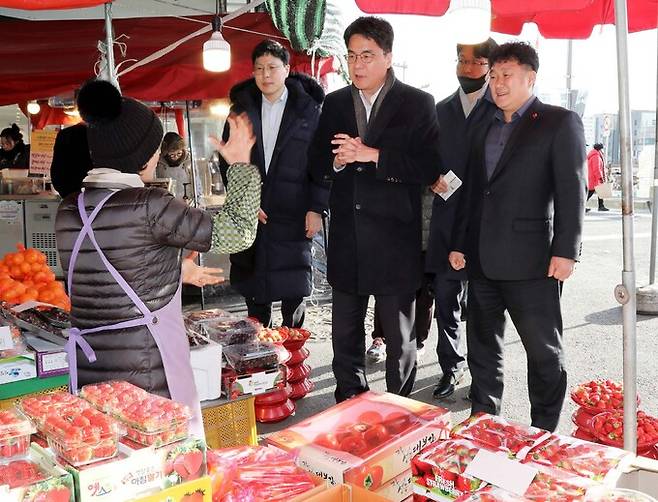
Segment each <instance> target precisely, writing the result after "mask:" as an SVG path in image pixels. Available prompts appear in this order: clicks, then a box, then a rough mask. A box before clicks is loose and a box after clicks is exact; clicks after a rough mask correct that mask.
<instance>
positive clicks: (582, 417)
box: [571, 408, 595, 437]
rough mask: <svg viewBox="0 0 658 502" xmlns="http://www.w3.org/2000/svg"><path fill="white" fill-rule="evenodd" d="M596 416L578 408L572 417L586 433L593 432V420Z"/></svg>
mask: <svg viewBox="0 0 658 502" xmlns="http://www.w3.org/2000/svg"><path fill="white" fill-rule="evenodd" d="M594 416H595V415H592V414H591V413H590V412H588V411H587V410H586V409H585V408H578V409H577V410H576V411H574V412H573V414H572V415H571V421H572V422H573V423H574V424H576V425H577V426H578V427H579V428H581V429H583V430H584V431H587V432H591V428H592V419H593V418H594ZM592 437H593V436H592Z"/></svg>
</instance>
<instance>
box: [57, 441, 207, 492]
mask: <svg viewBox="0 0 658 502" xmlns="http://www.w3.org/2000/svg"><path fill="white" fill-rule="evenodd" d="M66 469H67V470H69V471H70V472H71V474H72V475H73V478H74V480H75V485H76V491H77V493H78V499H77V502H108V501H115V500H117V501H119V500H132V499H134V498H137V497H139V496H141V495H143V494H146V493H150V492H152V491H153V490H162V489H166V488H170V487H172V486H178V485H180V484H183V483H185V482H187V481H191V480H194V479H198V478H200V477H202V476H205V475H206V445H205V443H204V442H203V441H201V440H199V439H188V440H184V441H178V442H176V443H173V444H169V445H166V446H162V447H159V448H156V447H152V446H151V447H141V448H140V447H139V446H137V447H136V449H132V448H129V447H127V446H126V445H124V444H123V443H121V444H120V445H119V455H118V457H117V458H115V459H113V460H109V461H105V462H98V463H95V464H88V465H84V466H81V467H75V466H72V465H66Z"/></svg>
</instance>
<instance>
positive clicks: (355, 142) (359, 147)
mask: <svg viewBox="0 0 658 502" xmlns="http://www.w3.org/2000/svg"><path fill="white" fill-rule="evenodd" d="M331 144H332V145H336V146H337V147H338V148H335V149H334V150H332V152H333V153H334V154H336V157H337V161H338V163H339V164H350V163H352V162H375V163H377V162H378V161H379V150H378V149H377V148H371V147H369V146H366V145H364V144H363V143H362V142H361V138H358V137H357V138H351V137H350V136H349V135H347V134H342V133H339V134H335V135H334V139H333V140H331Z"/></svg>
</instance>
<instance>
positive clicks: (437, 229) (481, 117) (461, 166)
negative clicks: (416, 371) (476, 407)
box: [425, 38, 498, 399]
mask: <svg viewBox="0 0 658 502" xmlns="http://www.w3.org/2000/svg"><path fill="white" fill-rule="evenodd" d="M497 46H498V45H497V44H496V42H495V41H494V40H493V39H491V38H490V39H488V40H486V41H485V42H483V43H481V44H478V45H457V79H458V80H459V89H457V91H456V92H455V93H453V94H452V95H451V96H449V97H447V98H446V99H444V100H443V101H441V102H440V103H438V104H437V105H436V113H437V116H438V119H439V128H440V129H441V140H440V141H439V150H440V152H441V166H442V167H443V169H444V170H445V171H446V172H449V171H452V172H453V173H454V174H455V175H456V176H457V177H458V178H459V179H460V180H462V182H463V181H464V177H465V175H466V162H467V160H468V154H469V152H470V146H471V140H470V131H472V130H473V128H474V127H475V126H477V125H478V124H481V123H485V122H487V121H490V120H491V118H492V117H493V114H494V112H495V110H496V105H494V103H493V101H492V100H491V93H490V92H489V91H488V86H487V80H488V74H489V60H488V58H489V54H490V53H491V50H492V49H494V48H495V47H497ZM440 180H441V181H439V183H436V184H435V185H434V186H433V187H432V189H433V190H434V191H435V193H436V194H437V195H436V196H435V197H434V201H433V204H432V220H431V222H430V237H429V243H428V249H427V258H426V262H425V269H426V271H427V272H428V273H430V274H434V277H435V279H434V294H435V298H436V313H435V316H436V323H437V327H438V344H437V347H436V352H437V355H438V358H439V366H441V371H442V375H441V379H440V380H439V383H438V384H437V386H436V388H435V389H434V393H433V394H434V397H435V398H437V399H444V398H446V397H448V396H450V395H452V394H453V393H454V392H455V386H456V385H457V384H459V382H460V380H461V378H462V376H463V374H464V370H465V367H466V340H465V337H464V336H463V333H462V331H463V330H462V328H461V326H460V323H459V322H460V320H461V317H462V312H461V304H460V300H461V298H462V296H463V294H464V289H465V287H466V270H459V271H457V270H454V269H453V268H452V267H451V266H450V264H449V263H448V253H450V251H451V250H452V229H453V225H454V222H455V213H456V209H457V205H458V203H459V198H460V196H461V194H462V192H463V189H457V191H456V192H454V193H453V194H452V195H450V196H449V197H448V199H443V198H442V197H441V194H442V193H445V192H446V191H447V182H445V181H443V175H442V176H441V178H440Z"/></svg>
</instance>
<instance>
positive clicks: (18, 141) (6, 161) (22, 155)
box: [0, 124, 30, 169]
mask: <svg viewBox="0 0 658 502" xmlns="http://www.w3.org/2000/svg"><path fill="white" fill-rule="evenodd" d="M28 167H30V145H26V144H25V143H23V134H22V133H21V130H20V129H19V127H18V126H17V125H16V124H12V125H11V127H7V128H5V129H3V130H2V132H0V169H7V168H9V169H27V168H28Z"/></svg>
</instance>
